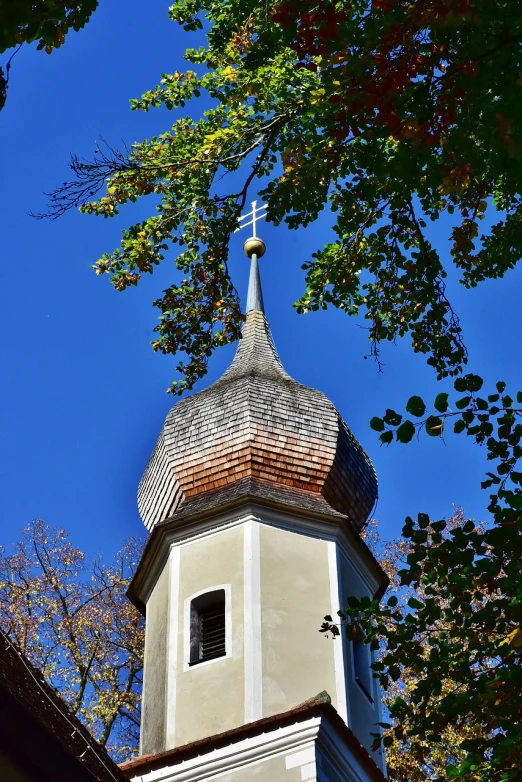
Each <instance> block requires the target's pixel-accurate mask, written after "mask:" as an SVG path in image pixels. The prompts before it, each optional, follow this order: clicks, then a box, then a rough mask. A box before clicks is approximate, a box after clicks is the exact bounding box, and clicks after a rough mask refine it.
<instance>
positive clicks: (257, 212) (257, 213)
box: [234, 201, 266, 238]
mask: <svg viewBox="0 0 522 782" xmlns="http://www.w3.org/2000/svg"><path fill="white" fill-rule="evenodd" d="M249 217H251V218H252V219H251V220H250V222H248V223H244V222H243V220H248V218H249ZM263 217H266V204H262V206H260V207H259V208H258V207H257V201H252V211H251V212H249V213H248V214H246V215H243V217H240V218H239V219H238V223H239V228H236V230H235V231H234V233H237V232H238V231H241V229H242V228H247V226H249V225H251V226H252V236H253V237H255V238H257V232H256V225H257V222H258V220H262V219H263Z"/></svg>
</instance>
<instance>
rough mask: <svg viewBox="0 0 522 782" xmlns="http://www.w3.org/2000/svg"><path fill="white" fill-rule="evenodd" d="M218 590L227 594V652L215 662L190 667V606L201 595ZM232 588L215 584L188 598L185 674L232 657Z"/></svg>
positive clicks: (184, 647)
mask: <svg viewBox="0 0 522 782" xmlns="http://www.w3.org/2000/svg"><path fill="white" fill-rule="evenodd" d="M218 589H223V590H224V592H225V652H226V654H224V655H223V656H222V657H214V659H213V660H205V662H202V663H198V664H197V665H190V604H191V603H192V601H193V600H195V599H196V598H197V597H200V595H206V594H207V593H208V592H216V591H217V590H218ZM231 592H232V587H231V585H230V584H215V585H213V586H208V587H206V588H205V589H200V590H199V592H194V594H193V595H191V596H190V597H187V599H186V600H185V603H184V605H183V672H184V673H186V671H195V670H197V669H198V668H203V667H204V666H206V665H212V663H218V662H219V661H220V660H226V659H228V658H229V657H232V599H231Z"/></svg>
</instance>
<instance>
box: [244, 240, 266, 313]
mask: <svg viewBox="0 0 522 782" xmlns="http://www.w3.org/2000/svg"><path fill="white" fill-rule="evenodd" d="M247 241H251V240H250V239H248V240H247ZM258 241H259V240H258ZM245 244H246V242H245ZM247 254H248V253H247ZM253 311H257V312H262V313H263V314H264V312H265V308H264V306H263V291H262V290H261V279H260V277H259V264H258V262H257V254H256V253H252V254H251V256H250V279H249V280H248V294H247V303H246V313H247V314H248V313H249V312H253Z"/></svg>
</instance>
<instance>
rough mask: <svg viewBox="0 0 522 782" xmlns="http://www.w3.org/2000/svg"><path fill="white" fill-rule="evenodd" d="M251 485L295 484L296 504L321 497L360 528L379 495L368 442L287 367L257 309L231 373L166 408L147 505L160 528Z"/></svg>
mask: <svg viewBox="0 0 522 782" xmlns="http://www.w3.org/2000/svg"><path fill="white" fill-rule="evenodd" d="M246 483H248V484H249V485H250V486H252V484H253V483H257V484H259V486H260V487H264V491H266V492H268V493H270V494H271V495H273V494H274V492H277V491H278V490H280V491H281V492H282V494H285V496H286V495H288V492H289V491H291V493H292V498H293V504H294V505H295V504H297V505H298V504H299V497H302V501H303V504H304V505H305V506H308V505H309V504H310V502H312V503H314V500H316V501H317V502H318V503H319V504H320V505H322V506H323V507H325V508H329V509H330V510H331V511H332V512H334V513H336V514H342V515H343V516H346V517H347V518H348V519H349V521H350V522H351V524H352V525H353V527H354V528H355V529H357V530H359V529H360V528H361V527H362V526H363V524H364V523H365V522H366V520H367V518H368V516H369V514H370V512H371V510H372V507H373V505H374V503H375V499H376V496H377V479H376V475H375V471H374V469H373V466H372V464H371V462H370V460H369V459H368V457H367V455H366V454H365V452H364V451H363V449H362V447H361V446H360V445H359V443H358V442H357V440H356V439H355V438H354V436H353V435H352V433H351V432H350V430H349V429H348V427H347V425H346V424H345V422H344V421H343V420H342V418H341V417H340V415H339V413H338V412H337V410H336V409H335V407H334V406H333V404H332V403H331V402H330V401H329V400H328V399H327V398H326V396H325V395H324V394H322V393H321V392H320V391H316V390H315V389H312V388H307V387H306V386H303V385H301V384H300V383H298V382H296V381H295V380H293V379H292V378H291V377H290V376H289V375H288V373H287V372H286V371H285V370H284V368H283V366H282V364H281V361H280V359H279V357H278V355H277V353H276V350H275V347H274V344H273V341H272V337H271V335H270V330H269V327H268V323H267V320H266V318H265V315H264V313H263V312H262V311H261V310H260V309H257V310H251V311H250V312H248V314H247V316H246V320H245V324H244V327H243V335H242V339H241V341H240V343H239V346H238V349H237V352H236V355H235V358H234V360H233V362H232V364H231V365H230V367H229V368H228V369H227V370H226V372H225V373H224V374H223V375H222V377H221V378H220V379H219V380H218V381H217V382H215V383H214V384H213V385H211V386H210V387H209V388H207V389H205V390H204V391H200V392H199V393H197V394H194V395H193V396H190V397H187V398H186V399H183V400H182V401H180V402H179V403H178V404H177V405H175V406H174V407H173V408H172V410H171V411H170V412H169V414H168V415H167V418H166V421H165V424H164V426H163V428H162V430H161V432H160V436H159V438H158V442H157V444H156V447H155V449H154V452H153V454H152V457H151V459H150V461H149V464H148V466H147V468H146V470H145V473H144V475H143V478H142V479H141V482H140V486H139V490H138V507H139V511H140V514H141V516H142V518H143V521H144V523H145V525H146V526H147V528H148V529H149V530H152V528H153V527H154V526H155V525H156V524H158V523H161V522H162V521H165V520H166V519H168V518H170V517H172V516H173V515H174V514H177V513H178V512H181V511H182V510H183V508H184V505H193V504H194V501H195V500H196V498H202V500H203V501H204V497H205V496H206V495H208V494H209V493H214V492H216V490H220V489H229V488H230V489H231V488H233V487H234V486H236V485H237V486H238V487H240V486H244V485H245V484H246ZM261 493H262V492H261ZM314 504H315V503H314ZM303 509H304V508H303Z"/></svg>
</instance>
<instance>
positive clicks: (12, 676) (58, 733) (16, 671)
mask: <svg viewBox="0 0 522 782" xmlns="http://www.w3.org/2000/svg"><path fill="white" fill-rule="evenodd" d="M17 720H18V722H17ZM20 724H21V725H22V727H23V732H22V733H21V735H20V736H19V738H20V740H21V741H22V742H23V743H24V746H25V752H26V755H27V756H28V757H27V761H28V762H30V763H31V766H32V767H36V768H38V769H39V768H40V762H42V763H44V764H45V763H46V762H47V761H48V760H49V759H51V760H52V761H53V762H54V763H55V764H56V766H57V768H59V769H62V770H63V774H64V778H66V777H67V769H69V773H70V771H71V770H74V772H75V779H76V780H77V781H78V782H82V780H93V781H94V780H98V781H99V782H124V780H125V776H124V775H123V773H122V772H121V771H120V769H119V767H118V766H117V765H116V763H114V761H112V760H111V758H110V757H109V755H108V754H107V752H106V750H105V749H104V748H103V747H102V746H100V745H99V744H98V743H97V742H96V741H95V740H94V739H93V738H92V736H91V735H90V734H89V732H88V731H87V729H86V728H85V727H84V726H83V725H82V724H81V722H80V721H79V720H78V719H77V718H76V717H75V716H74V715H73V714H72V713H71V712H70V711H69V709H68V708H67V706H66V705H65V703H64V702H63V701H62V699H61V698H60V697H59V695H58V694H57V693H56V692H55V690H53V688H52V687H50V686H49V685H48V684H47V683H46V682H45V680H44V678H43V676H42V674H41V673H40V671H38V669H37V668H35V667H34V666H33V665H32V664H31V663H30V662H29V661H28V660H27V658H26V657H25V656H24V655H22V654H21V653H20V652H19V651H18V650H17V649H16V648H15V647H14V646H13V644H12V643H11V642H10V641H9V639H8V638H7V637H6V636H5V635H4V634H3V633H1V632H0V726H1V734H2V738H3V740H4V741H7V740H8V735H9V727H10V726H13V727H14V726H15V725H16V727H17V730H16V734H17V735H18V734H20V730H19V727H20ZM39 734H40V735H43V736H45V737H46V738H45V740H44V742H43V746H44V752H43V753H42V757H41V758H38V757H36V755H37V753H38V744H37V743H36V737H37V736H38V735H39ZM31 752H32V753H33V754H34V756H35V757H31ZM46 754H47V755H51V754H52V755H53V756H54V757H52V758H48V757H45V755H46ZM46 773H49V772H48V771H47V772H46ZM38 778H42V779H44V778H45V779H47V778H48V777H47V776H46V775H45V774H44V772H43V771H42V772H41V777H40V772H39V776H38ZM51 778H52V779H53V780H56V782H58V780H59V779H62V776H61V775H60V776H54V774H53V776H52V777H51ZM69 778H72V777H69Z"/></svg>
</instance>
